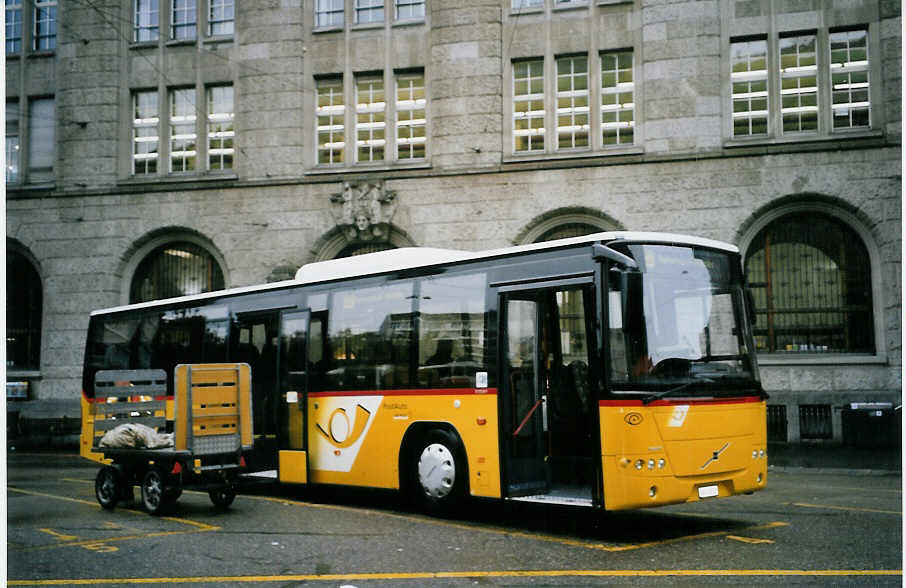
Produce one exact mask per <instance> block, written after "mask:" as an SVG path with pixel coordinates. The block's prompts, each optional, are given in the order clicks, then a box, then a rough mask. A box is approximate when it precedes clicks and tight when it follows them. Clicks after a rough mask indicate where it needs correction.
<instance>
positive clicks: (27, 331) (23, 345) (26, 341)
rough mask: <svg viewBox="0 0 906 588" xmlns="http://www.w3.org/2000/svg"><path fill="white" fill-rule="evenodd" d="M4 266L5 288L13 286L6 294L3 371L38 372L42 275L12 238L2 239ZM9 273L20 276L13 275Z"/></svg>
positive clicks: (42, 322)
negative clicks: (4, 245)
mask: <svg viewBox="0 0 906 588" xmlns="http://www.w3.org/2000/svg"><path fill="white" fill-rule="evenodd" d="M11 258H12V259H11ZM11 261H12V263H13V267H12V268H11V267H10V262H11ZM5 263H6V264H7V265H6V268H7V276H6V280H7V284H8V285H9V284H15V287H13V288H7V291H6V305H7V306H6V309H5V312H6V313H7V314H6V317H7V318H6V322H7V337H8V339H7V342H8V343H7V356H6V358H5V359H6V362H7V364H6V365H7V370H9V371H12V372H18V373H20V374H21V373H22V372H23V370H24V371H26V372H30V371H33V370H40V369H41V365H42V347H43V344H44V343H43V342H44V339H45V337H44V330H45V329H44V325H45V322H46V321H45V320H44V311H45V301H46V299H47V296H46V295H45V292H44V286H45V279H44V273H43V271H42V268H41V264H40V262H38V259H37V258H36V257H35V256H34V255H33V254H32V252H31V250H30V249H29V248H28V247H26V246H25V245H23V244H22V243H21V242H19V241H17V240H15V239H12V238H7V239H6V261H5ZM16 266H18V267H16ZM13 272H21V273H20V274H19V275H15V274H14V273H13ZM10 305H12V306H13V308H10ZM10 337H12V339H9V338H10Z"/></svg>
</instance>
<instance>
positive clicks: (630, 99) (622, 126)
mask: <svg viewBox="0 0 906 588" xmlns="http://www.w3.org/2000/svg"><path fill="white" fill-rule="evenodd" d="M632 53H633V52H632V50H631V49H630V50H622V51H608V52H604V53H601V144H602V145H603V146H604V147H610V146H614V145H629V144H632V142H633V140H634V136H635V81H634V79H633V73H632V61H633V59H632Z"/></svg>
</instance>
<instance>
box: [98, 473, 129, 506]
mask: <svg viewBox="0 0 906 588" xmlns="http://www.w3.org/2000/svg"><path fill="white" fill-rule="evenodd" d="M122 484H123V483H122V480H121V478H120V473H119V471H118V470H117V469H116V468H115V467H113V466H109V465H108V466H104V467H102V468H101V469H100V471H99V472H98V475H97V477H96V478H95V479H94V495H95V497H96V498H97V499H98V503H99V504H100V505H101V506H102V507H104V508H106V509H107V510H113V508H114V507H115V506H116V503H117V502H119V500H120V498H121V497H122V494H123V488H122Z"/></svg>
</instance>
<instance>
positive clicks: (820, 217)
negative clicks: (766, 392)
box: [745, 211, 875, 353]
mask: <svg viewBox="0 0 906 588" xmlns="http://www.w3.org/2000/svg"><path fill="white" fill-rule="evenodd" d="M745 270H746V276H747V278H748V282H749V286H750V288H751V289H752V291H753V294H754V298H755V308H756V316H757V322H756V324H755V340H756V347H757V348H758V351H760V352H764V353H803V352H805V353H828V352H832V353H873V352H874V351H875V344H874V320H873V317H872V294H871V261H870V258H869V255H868V250H867V249H866V247H865V244H864V243H863V241H862V239H861V237H860V236H859V235H858V234H857V233H856V232H855V231H854V230H853V229H852V228H850V227H849V226H847V225H846V224H844V223H843V222H841V221H840V220H838V219H837V218H835V217H833V216H831V215H829V214H824V213H820V212H814V211H798V212H792V213H789V214H786V215H783V216H780V217H778V218H777V219H776V220H774V221H772V222H770V223H769V224H767V225H766V226H765V227H764V228H762V229H761V230H760V231H759V232H758V234H757V235H756V236H755V238H754V239H753V240H752V242H751V244H750V246H749V247H748V250H747V252H746V259H745Z"/></svg>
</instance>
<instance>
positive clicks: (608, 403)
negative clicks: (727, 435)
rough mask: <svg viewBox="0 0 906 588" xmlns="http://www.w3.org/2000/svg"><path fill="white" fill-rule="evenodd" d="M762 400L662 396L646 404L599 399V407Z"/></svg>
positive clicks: (759, 399) (729, 402) (756, 399)
mask: <svg viewBox="0 0 906 588" xmlns="http://www.w3.org/2000/svg"><path fill="white" fill-rule="evenodd" d="M750 402H762V399H761V396H739V397H736V398H661V399H660V400H655V401H653V402H649V403H648V404H647V405H645V404H644V403H643V402H642V401H641V400H629V399H627V400H599V401H598V406H599V407H607V406H675V405H678V404H747V403H750Z"/></svg>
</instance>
